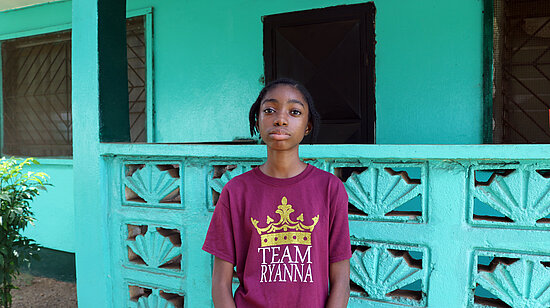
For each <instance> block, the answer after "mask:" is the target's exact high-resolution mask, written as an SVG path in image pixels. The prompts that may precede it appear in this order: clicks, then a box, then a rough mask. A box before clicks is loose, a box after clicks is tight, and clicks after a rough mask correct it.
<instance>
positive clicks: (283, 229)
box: [250, 197, 319, 247]
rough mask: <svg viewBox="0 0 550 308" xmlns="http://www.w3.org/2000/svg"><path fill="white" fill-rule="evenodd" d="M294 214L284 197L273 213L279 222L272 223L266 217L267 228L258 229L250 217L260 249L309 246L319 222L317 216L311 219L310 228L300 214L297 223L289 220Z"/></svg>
mask: <svg viewBox="0 0 550 308" xmlns="http://www.w3.org/2000/svg"><path fill="white" fill-rule="evenodd" d="M293 212H294V209H293V208H292V205H290V204H288V203H287V199H286V197H283V199H282V200H281V204H280V205H279V206H278V207H277V210H276V211H275V213H277V214H279V216H281V219H280V220H279V222H277V223H274V221H275V220H273V218H271V217H269V216H267V221H266V224H267V227H265V228H261V227H258V221H257V220H256V219H254V218H252V217H250V221H252V224H253V225H254V227H255V228H256V230H257V231H258V234H259V235H260V240H261V246H262V247H268V246H277V245H285V244H302V245H311V233H312V232H313V228H315V225H316V224H317V222H318V221H319V215H317V216H315V217H313V218H312V219H311V220H313V224H312V225H310V226H307V225H305V224H304V223H303V222H304V214H303V213H302V214H300V216H298V217H297V218H296V220H297V221H293V220H292V219H291V218H290V214H291V213H293Z"/></svg>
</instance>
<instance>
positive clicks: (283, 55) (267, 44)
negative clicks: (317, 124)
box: [264, 3, 375, 143]
mask: <svg viewBox="0 0 550 308" xmlns="http://www.w3.org/2000/svg"><path fill="white" fill-rule="evenodd" d="M373 21H374V5H373V4H372V3H367V4H360V5H348V6H337V7H331V8H324V9H315V10H309V11H301V12H292V13H285V14H278V15H271V16H266V17H265V18H264V60H265V76H266V81H267V82H269V81H271V80H275V79H277V78H280V77H288V78H292V79H295V80H297V81H299V82H301V83H302V84H304V85H305V87H306V88H307V89H308V90H309V91H310V92H311V95H312V96H313V99H314V101H315V106H316V107H317V109H318V110H319V113H320V114H321V118H322V124H321V129H320V133H319V138H318V140H317V142H318V143H374V120H375V114H374V113H375V108H374V25H373ZM305 142H310V140H305Z"/></svg>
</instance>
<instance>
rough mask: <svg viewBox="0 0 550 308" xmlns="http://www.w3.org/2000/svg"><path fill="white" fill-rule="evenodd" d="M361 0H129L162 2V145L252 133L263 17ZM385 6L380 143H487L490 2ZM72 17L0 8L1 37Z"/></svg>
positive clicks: (63, 7) (61, 7) (157, 46)
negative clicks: (485, 32) (485, 53)
mask: <svg viewBox="0 0 550 308" xmlns="http://www.w3.org/2000/svg"><path fill="white" fill-rule="evenodd" d="M359 2H362V1H336V0H323V1H318V0H307V1H299V2H297V1H291V0H281V1H269V2H268V1H251V0H248V1H222V0H215V1H208V2H204V1H175V0H174V1H172V0H170V1H169V0H164V1H153V0H128V10H133V9H138V8H144V7H153V8H154V36H155V37H154V55H155V63H154V65H155V96H154V101H155V111H156V119H157V121H156V129H155V135H156V137H157V139H156V141H157V142H188V141H189V142H200V141H227V140H232V139H234V138H235V137H247V136H248V128H247V125H248V124H247V119H246V114H247V110H248V108H249V106H250V104H251V102H252V101H253V100H254V99H255V97H256V95H257V92H258V90H259V89H260V87H261V85H260V82H259V79H260V78H261V77H262V75H263V56H262V53H263V45H262V44H263V33H262V22H261V16H264V15H269V14H276V13H282V12H288V11H295V10H306V9H312V8H320V7H326V6H333V5H341V4H352V3H359ZM375 5H376V9H377V15H376V40H377V45H376V113H377V127H376V129H377V131H376V138H377V143H397V144H418V143H436V144H437V143H444V144H453V143H455V144H476V143H481V142H482V136H481V132H482V105H481V104H482V100H481V97H482V93H481V82H482V79H481V78H482V1H480V0H467V1H464V0H450V1H438V0H422V1H420V0H416V1H408V0H384V1H375ZM212 8H215V9H212ZM243 8H246V10H245V9H243ZM176 21H177V22H176ZM396 21H399V22H396ZM70 22H71V2H70V1H62V2H56V3H52V4H44V5H38V6H35V7H30V8H24V9H18V10H14V11H5V12H0V39H5V38H7V37H13V36H18V35H25V34H28V33H36V32H49V31H52V30H55V29H58V28H63V25H65V27H67V25H68V24H69V23H70ZM29 31H30V32H29ZM33 31H34V32H33ZM205 116H206V117H208V118H209V119H211V120H210V121H205V120H204V119H205ZM159 119H161V120H159ZM216 123H231V125H228V126H226V127H224V129H219V128H218V127H217V126H218V124H216Z"/></svg>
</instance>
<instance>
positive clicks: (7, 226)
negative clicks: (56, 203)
mask: <svg viewBox="0 0 550 308" xmlns="http://www.w3.org/2000/svg"><path fill="white" fill-rule="evenodd" d="M31 164H38V162H37V161H36V160H35V159H34V158H27V159H25V160H23V161H17V160H16V159H15V158H2V159H1V160H0V307H5V308H9V307H10V306H11V302H12V298H11V290H13V289H15V288H16V287H15V286H14V285H13V281H14V279H15V275H17V274H19V268H20V266H21V265H22V264H23V263H24V262H28V261H29V260H30V258H32V257H37V256H38V255H37V254H36V252H37V251H38V245H37V244H36V243H35V242H34V241H33V240H32V239H29V238H27V237H25V236H23V235H22V234H21V232H22V231H23V230H24V229H25V228H26V227H27V225H28V224H29V223H31V224H32V222H33V221H34V217H33V213H32V211H31V207H30V203H31V201H32V200H33V199H34V197H36V196H37V195H38V192H39V189H42V190H45V186H47V185H50V184H49V183H48V180H49V177H48V175H47V174H46V173H44V172H32V171H24V170H23V169H24V168H25V167H26V166H30V165H31Z"/></svg>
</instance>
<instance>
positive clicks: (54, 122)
mask: <svg viewBox="0 0 550 308" xmlns="http://www.w3.org/2000/svg"><path fill="white" fill-rule="evenodd" d="M144 20H145V18H144V17H143V16H138V17H134V18H131V19H128V20H127V57H128V94H129V104H130V105H129V107H130V115H129V116H130V135H131V140H132V142H143V141H146V139H147V133H146V105H147V103H146V95H147V93H146V89H147V85H146V80H147V78H146V54H145V51H146V47H145V34H144V33H145V31H144ZM2 87H3V88H2V90H3V91H2V92H3V147H2V152H3V153H4V154H8V155H16V156H36V157H44V156H46V157H47V156H72V114H71V33H70V31H65V32H60V33H53V34H46V35H40V36H33V37H28V38H19V39H13V40H9V41H4V42H2Z"/></svg>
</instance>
